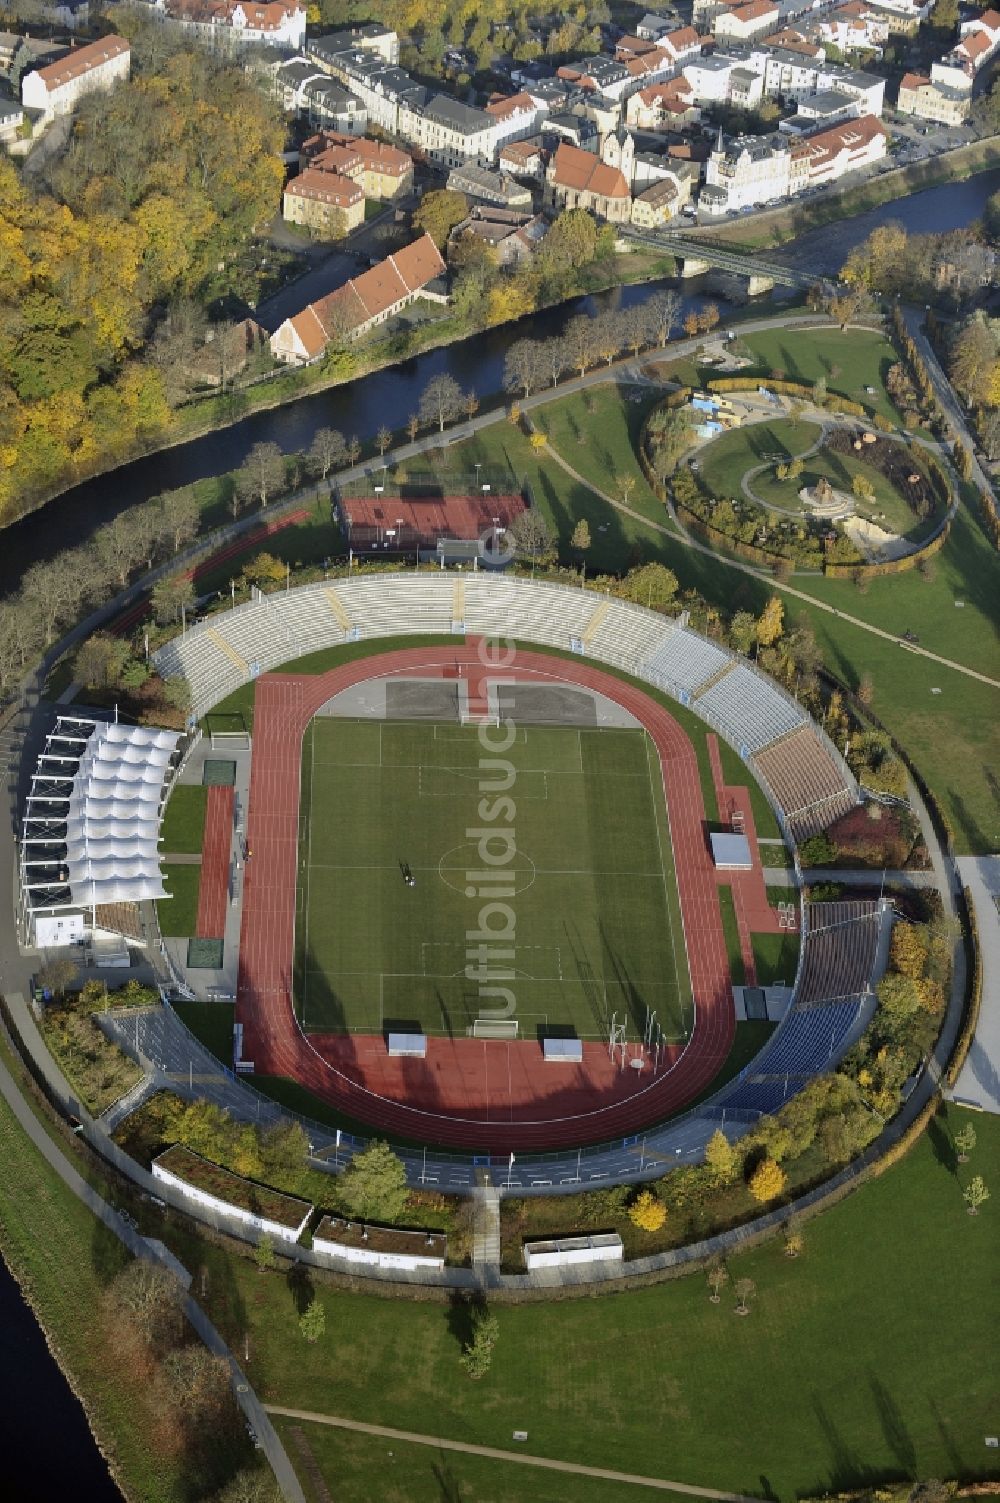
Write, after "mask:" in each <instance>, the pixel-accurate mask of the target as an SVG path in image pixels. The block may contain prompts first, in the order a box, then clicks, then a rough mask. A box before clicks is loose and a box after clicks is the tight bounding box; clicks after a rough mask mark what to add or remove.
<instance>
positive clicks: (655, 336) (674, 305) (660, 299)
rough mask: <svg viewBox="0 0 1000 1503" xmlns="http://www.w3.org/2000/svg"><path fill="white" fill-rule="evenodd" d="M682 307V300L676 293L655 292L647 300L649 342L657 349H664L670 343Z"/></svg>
mask: <svg viewBox="0 0 1000 1503" xmlns="http://www.w3.org/2000/svg"><path fill="white" fill-rule="evenodd" d="M680 305H681V300H680V297H679V296H678V294H677V293H676V292H654V293H653V295H652V297H650V298H647V300H646V329H647V340H648V342H649V343H650V344H652V345H654V346H655V347H656V348H657V349H662V348H663V346H664V345H665V344H667V343H669V340H670V335H671V331H672V330H673V327H674V324H675V323H676V322H677V314H678V311H679V309H680Z"/></svg>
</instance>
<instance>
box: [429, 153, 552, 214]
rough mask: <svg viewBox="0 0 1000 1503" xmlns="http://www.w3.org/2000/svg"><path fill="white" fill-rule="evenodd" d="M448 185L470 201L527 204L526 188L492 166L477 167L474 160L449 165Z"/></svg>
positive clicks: (507, 206)
mask: <svg viewBox="0 0 1000 1503" xmlns="http://www.w3.org/2000/svg"><path fill="white" fill-rule="evenodd" d="M448 187H449V188H450V189H451V190H452V192H454V193H464V194H465V197H466V198H469V199H471V200H472V201H473V202H474V203H477V202H478V203H484V204H496V205H498V206H499V207H500V208H504V209H524V208H529V209H530V207H531V189H530V188H526V187H525V186H524V184H523V183H519V182H517V181H516V179H514V178H512V177H507V175H506V174H505V173H503V172H500V171H498V170H497V169H496V168H495V167H479V166H477V165H476V163H475V162H469V163H466V165H465V166H463V167H453V168H452V170H451V172H450V173H449V174H448Z"/></svg>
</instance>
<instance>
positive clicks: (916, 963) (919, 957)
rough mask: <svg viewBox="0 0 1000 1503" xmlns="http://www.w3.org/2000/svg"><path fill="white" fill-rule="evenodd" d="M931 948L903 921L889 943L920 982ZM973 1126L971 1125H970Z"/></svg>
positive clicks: (895, 959)
mask: <svg viewBox="0 0 1000 1503" xmlns="http://www.w3.org/2000/svg"><path fill="white" fill-rule="evenodd" d="M859 741H861V737H860V736H859V737H856V738H855V742H854V750H855V751H857V750H858V742H859ZM928 953H929V947H928V944H927V940H926V939H925V937H924V929H923V926H922V925H920V924H908V923H904V922H903V921H902V920H899V921H897V922H896V923H895V924H893V926H892V939H891V940H890V942H889V959H890V961H891V962H892V966H893V969H894V970H897V971H899V972H900V973H901V974H902V975H903V976H910V977H912V979H913V980H914V981H919V980H920V978H921V976H923V974H924V972H925V971H926V970H927V957H928ZM970 1125H971V1124H970Z"/></svg>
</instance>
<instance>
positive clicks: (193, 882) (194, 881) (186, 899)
mask: <svg viewBox="0 0 1000 1503" xmlns="http://www.w3.org/2000/svg"><path fill="white" fill-rule="evenodd" d="M163 871H164V884H163V885H164V887H165V888H166V889H167V891H168V892H169V893H170V897H169V898H167V899H163V898H160V900H159V901H158V902H157V905H156V915H157V918H158V919H159V921H160V933H161V934H167V935H170V936H177V935H181V936H185V937H186V936H188V935H192V934H193V933H194V931H195V925H196V923H197V919H198V884H199V882H200V881H201V867H200V866H174V865H170V866H165V867H164V868H163Z"/></svg>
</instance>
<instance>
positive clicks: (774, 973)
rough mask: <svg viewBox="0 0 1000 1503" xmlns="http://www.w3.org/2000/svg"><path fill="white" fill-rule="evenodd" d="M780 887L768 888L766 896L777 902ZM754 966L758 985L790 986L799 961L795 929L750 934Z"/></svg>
mask: <svg viewBox="0 0 1000 1503" xmlns="http://www.w3.org/2000/svg"><path fill="white" fill-rule="evenodd" d="M779 894H780V889H778V888H769V889H768V897H769V898H770V900H771V902H772V903H777V902H778V898H779ZM750 942H751V944H752V945H753V961H754V968H755V969H756V972H757V985H758V986H778V985H780V984H782V983H784V985H785V986H791V984H792V982H793V981H794V980H795V971H796V967H797V966H798V962H799V935H798V931H797V930H794V931H793V930H790V929H785V930H782V931H780V932H779V933H778V934H751V936H750Z"/></svg>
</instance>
